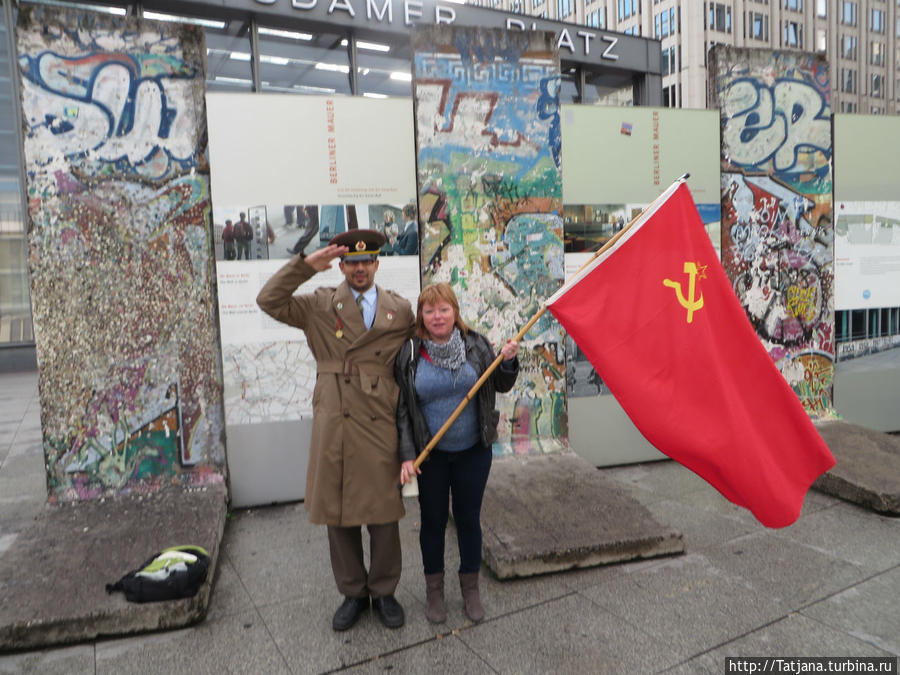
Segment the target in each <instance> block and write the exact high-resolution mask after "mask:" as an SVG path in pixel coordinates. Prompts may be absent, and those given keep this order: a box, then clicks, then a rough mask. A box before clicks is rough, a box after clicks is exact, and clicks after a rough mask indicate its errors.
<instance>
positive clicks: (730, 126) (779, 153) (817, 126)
mask: <svg viewBox="0 0 900 675" xmlns="http://www.w3.org/2000/svg"><path fill="white" fill-rule="evenodd" d="M721 96H722V103H721V107H722V113H723V122H722V135H723V142H724V143H725V144H726V145H727V146H728V148H729V155H728V157H729V160H730V161H731V162H732V163H733V164H735V165H738V166H743V167H748V168H751V167H752V169H753V170H758V169H759V168H760V167H761V166H764V165H766V164H770V165H771V167H772V169H773V170H774V171H776V172H794V173H796V172H801V171H810V170H811V171H814V172H816V173H817V174H818V175H824V174H827V173H828V172H829V167H828V161H829V159H830V158H831V120H830V118H829V115H830V108H829V104H828V100H827V98H826V97H823V95H822V92H821V90H820V89H819V88H817V87H813V86H811V85H809V84H807V83H806V82H804V81H798V80H796V79H786V78H783V79H779V80H777V81H776V82H775V84H774V85H768V84H765V83H763V82H761V81H759V80H753V79H750V78H746V79H739V80H736V81H734V82H731V83H729V84H728V85H727V86H726V88H725V89H724V91H723V92H722V95H721Z"/></svg>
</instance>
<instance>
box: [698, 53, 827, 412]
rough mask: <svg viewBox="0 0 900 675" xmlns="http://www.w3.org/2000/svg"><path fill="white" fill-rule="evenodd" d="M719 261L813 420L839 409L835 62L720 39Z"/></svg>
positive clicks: (716, 69)
mask: <svg viewBox="0 0 900 675" xmlns="http://www.w3.org/2000/svg"><path fill="white" fill-rule="evenodd" d="M711 64H712V67H711V69H710V77H711V78H712V79H713V82H714V86H713V90H714V91H715V93H716V97H717V102H718V106H719V108H720V110H721V124H722V174H721V176H722V263H723V265H724V267H725V270H726V272H727V274H728V276H729V278H730V279H731V280H732V282H733V284H734V289H735V292H736V293H737V295H738V298H740V300H741V303H742V304H743V306H744V309H745V310H746V311H747V316H748V317H749V319H750V321H751V322H752V323H753V325H754V327H755V328H756V331H757V334H758V335H759V337H760V339H761V340H762V342H763V344H764V345H765V346H766V348H767V350H768V351H769V354H770V355H771V356H772V359H773V360H774V361H775V363H776V364H777V365H778V367H779V369H780V370H781V372H782V374H783V375H784V376H785V378H786V380H787V381H788V383H789V384H790V385H791V386H792V387H793V389H794V391H795V392H796V393H797V395H798V396H799V398H800V400H801V401H802V402H803V404H804V406H805V407H806V409H807V411H808V412H810V413H811V414H814V415H821V414H825V413H827V412H829V411H830V410H831V407H832V404H831V402H832V383H833V379H834V357H835V341H834V318H833V317H834V226H833V223H832V217H831V205H832V196H831V195H832V175H831V157H832V147H831V145H832V144H831V119H830V118H831V103H830V82H829V76H828V64H827V62H826V61H825V60H824V58H822V57H819V56H815V55H811V54H804V53H800V52H771V51H767V50H754V49H736V48H730V47H723V46H717V47H715V48H714V49H713V51H712V53H711Z"/></svg>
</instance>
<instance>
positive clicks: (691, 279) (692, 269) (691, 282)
mask: <svg viewBox="0 0 900 675" xmlns="http://www.w3.org/2000/svg"><path fill="white" fill-rule="evenodd" d="M684 273H685V274H687V275H688V294H687V297H684V293H682V292H681V282H680V281H672V280H671V279H663V286H667V287H669V288H674V289H675V294H676V295H677V296H678V302H679V304H680V305H681V306H682V307H684V308H685V309H686V310H687V322H688V323H691V322H693V320H694V312H696V311H697V310H698V309H700V308H701V307H703V294H702V293H701V294H700V297H699V298H697V297H695V296H694V292H695V291H696V283H697V263H693V262H686V263H684Z"/></svg>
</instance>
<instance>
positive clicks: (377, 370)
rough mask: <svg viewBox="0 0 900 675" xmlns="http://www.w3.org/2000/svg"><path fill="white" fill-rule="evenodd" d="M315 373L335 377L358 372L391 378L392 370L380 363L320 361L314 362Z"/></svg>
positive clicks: (357, 373) (347, 360)
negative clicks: (333, 375) (331, 374)
mask: <svg viewBox="0 0 900 675" xmlns="http://www.w3.org/2000/svg"><path fill="white" fill-rule="evenodd" d="M316 372H317V373H320V374H321V373H334V374H336V375H359V374H360V372H362V373H364V374H366V375H369V376H372V375H380V376H382V377H393V376H394V369H393V368H390V367H388V366H384V365H382V364H380V363H365V362H364V363H361V364H359V363H354V362H353V361H351V360H350V359H345V360H344V361H337V360H327V359H326V360H322V361H316Z"/></svg>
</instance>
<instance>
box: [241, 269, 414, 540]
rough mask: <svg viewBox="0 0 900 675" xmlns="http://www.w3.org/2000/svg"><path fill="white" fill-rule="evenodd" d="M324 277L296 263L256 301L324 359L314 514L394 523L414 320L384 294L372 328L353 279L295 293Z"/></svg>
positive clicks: (341, 520) (400, 301) (312, 475)
mask: <svg viewBox="0 0 900 675" xmlns="http://www.w3.org/2000/svg"><path fill="white" fill-rule="evenodd" d="M315 273H316V272H315V270H314V269H313V268H312V267H310V266H309V265H307V264H306V263H305V262H304V261H303V260H302V259H301V258H300V257H299V256H295V257H294V258H292V259H291V261H290V262H288V263H287V264H286V265H285V266H284V267H282V268H281V269H280V270H279V271H278V272H276V273H275V275H273V276H272V277H271V278H270V279H269V281H268V282H266V284H265V286H263V288H262V290H260V292H259V295H258V296H257V298H256V302H257V304H258V305H259V306H260V307H261V308H262V310H263V311H264V312H266V313H267V314H269V315H270V316H272V317H273V318H275V319H277V320H279V321H281V322H283V323H286V324H288V325H290V326H295V327H297V328H299V329H301V330H302V331H304V332H305V333H306V341H307V343H308V344H309V349H310V351H311V352H312V354H313V356H314V357H315V359H316V367H317V371H318V372H317V375H316V386H315V389H314V390H313V423H312V442H311V444H310V456H309V466H308V468H307V472H306V499H305V502H306V510H307V511H308V512H309V514H310V518H309V519H310V521H311V522H313V523H318V524H321V525H338V526H341V527H350V526H355V525H369V524H372V525H377V524H384V523H391V522H394V521H397V520H399V519H400V518H402V517H403V515H404V513H405V511H404V509H403V500H402V499H401V497H400V490H399V489H398V487H397V481H398V479H399V477H400V456H399V454H398V452H397V424H396V410H397V399H398V396H399V389H398V386H397V383H396V381H395V380H394V371H393V367H394V357H395V356H396V355H397V351H398V350H399V349H400V346H401V345H402V344H403V343H404V342H405V341H406V340H408V339H409V337H410V336H411V335H412V332H413V327H414V324H415V316H414V314H413V311H412V307H410V304H409V302H408V301H407V300H406V299H404V298H402V297H401V296H400V295H398V294H396V293H394V292H393V291H389V290H386V289H383V288H381V287H380V286H378V287H377V288H378V301H377V305H376V310H375V321H374V323H373V324H372V328H371V329H369V330H366V327H365V323H364V322H363V318H362V314H361V313H360V311H359V308H358V307H357V305H356V302H355V301H354V299H353V293H352V292H351V290H350V286H349V285H348V284H347V282H346V281H345V282H343V283H342V284H341V285H340V286H338V287H337V288H319V289H316V290H314V291H313V292H312V293H307V294H303V295H293V292H294V291H295V290H296V289H297V287H298V286H299V285H300V284H302V283H303V282H305V281H307V280H308V279H310V278H311V277H312V276H313V275H314V274H315ZM338 331H340V332H341V333H342V335H341V337H338V336H337V332H338Z"/></svg>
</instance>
